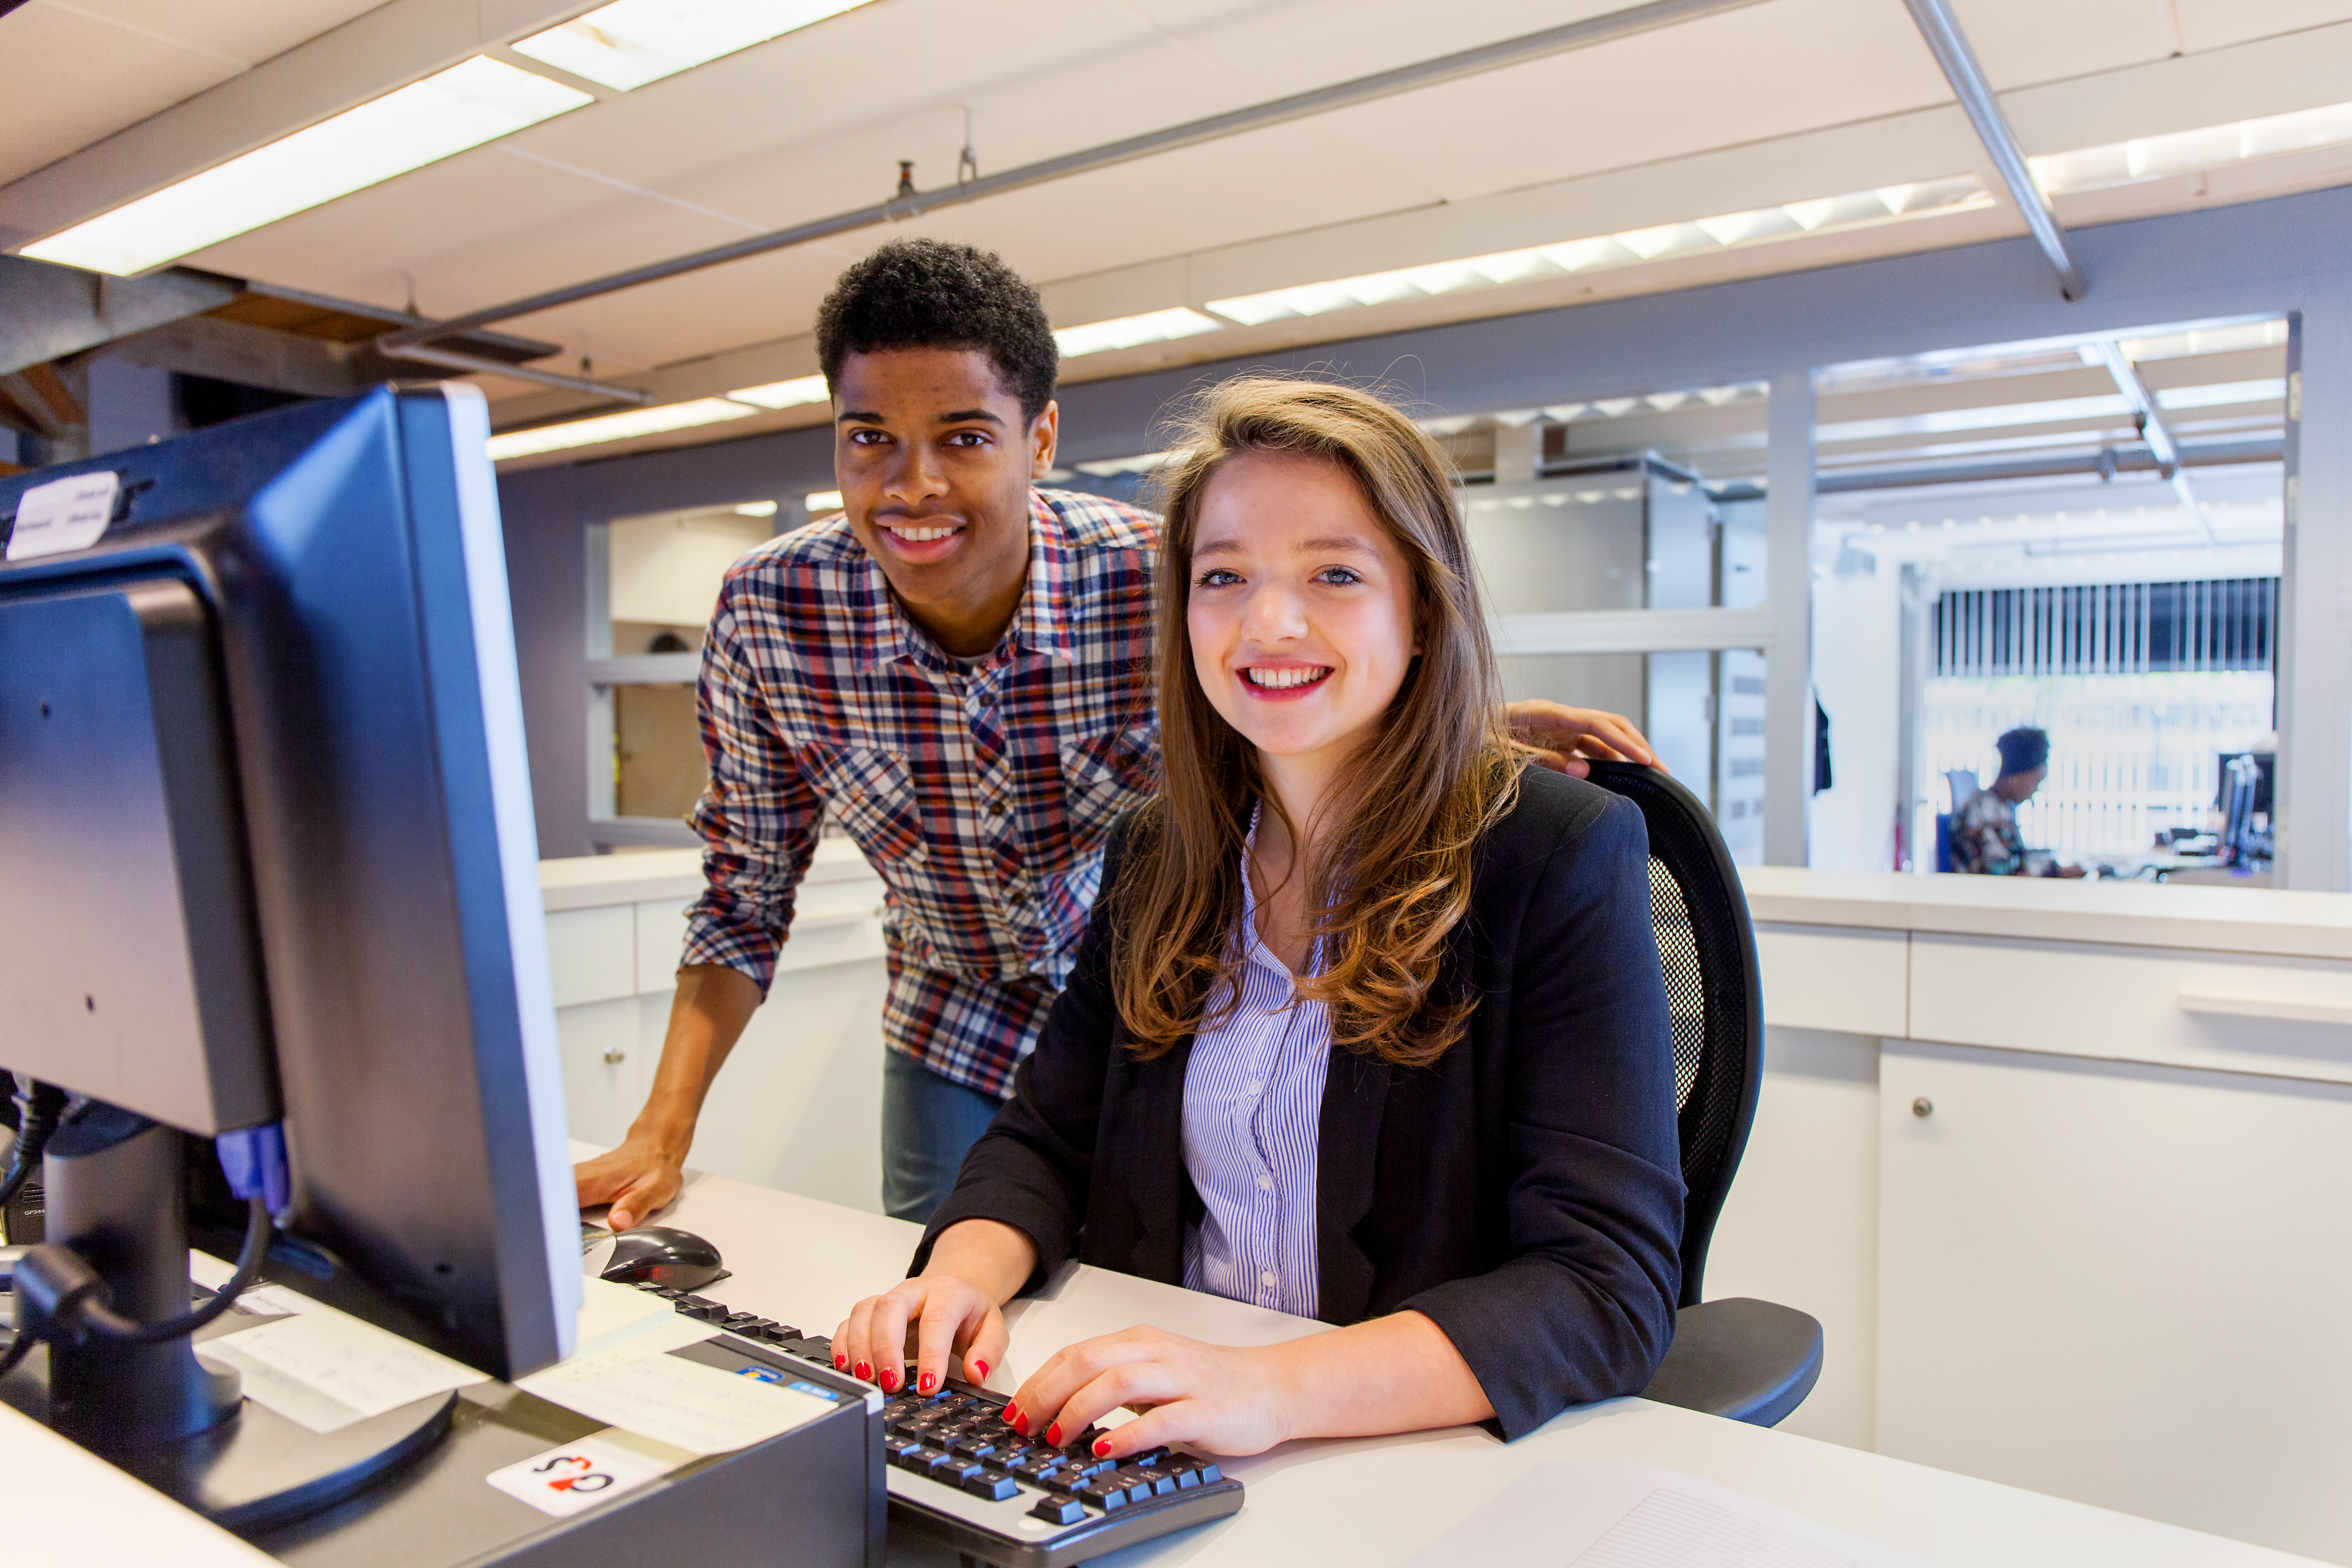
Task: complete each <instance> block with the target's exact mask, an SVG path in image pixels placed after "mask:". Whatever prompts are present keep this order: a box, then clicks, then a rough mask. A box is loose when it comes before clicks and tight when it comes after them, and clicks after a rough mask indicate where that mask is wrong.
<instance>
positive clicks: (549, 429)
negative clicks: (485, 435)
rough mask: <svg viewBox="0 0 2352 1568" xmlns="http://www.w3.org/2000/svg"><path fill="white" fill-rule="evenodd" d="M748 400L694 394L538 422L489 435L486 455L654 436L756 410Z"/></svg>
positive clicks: (494, 458) (496, 457)
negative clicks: (612, 411)
mask: <svg viewBox="0 0 2352 1568" xmlns="http://www.w3.org/2000/svg"><path fill="white" fill-rule="evenodd" d="M758 412H759V410H758V409H756V408H753V407H752V406H751V405H749V404H744V403H730V402H729V401H728V400H727V399H725V398H723V397H698V398H696V399H695V400H694V401H693V402H691V403H666V404H664V405H661V406H660V407H658V408H630V409H625V410H624V411H623V412H621V413H618V414H599V415H596V416H593V417H591V418H587V419H574V420H572V421H571V422H570V423H569V424H564V425H541V426H537V427H536V428H534V429H530V430H509V431H508V432H507V433H506V434H505V435H503V436H493V437H490V459H491V460H492V461H493V462H496V461H498V460H499V459H500V458H528V457H530V456H532V455H533V454H534V453H539V452H562V451H565V450H567V449H569V448H571V447H593V446H597V445H599V444H601V443H603V442H605V441H625V440H627V439H628V438H629V437H632V436H658V435H660V434H661V433H662V432H664V431H666V430H689V429H692V428H693V427H694V426H697V425H716V424H718V423H719V421H721V420H724V419H741V418H743V417H744V416H747V415H752V414H757V413H758Z"/></svg>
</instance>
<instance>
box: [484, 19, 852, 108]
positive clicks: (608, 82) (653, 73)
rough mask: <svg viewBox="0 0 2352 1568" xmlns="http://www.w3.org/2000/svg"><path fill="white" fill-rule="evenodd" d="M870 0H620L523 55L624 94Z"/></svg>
mask: <svg viewBox="0 0 2352 1568" xmlns="http://www.w3.org/2000/svg"><path fill="white" fill-rule="evenodd" d="M866 3H867V0H613V4H612V5H600V6H598V7H597V8H596V9H595V10H593V11H591V12H589V13H588V14H587V15H586V16H575V17H573V18H572V20H571V21H569V22H566V23H564V24H563V25H562V26H559V27H550V28H549V29H548V30H547V31H545V32H544V33H533V34H532V35H531V36H530V37H528V38H525V39H523V40H522V42H520V43H519V44H517V45H515V46H514V50H515V53H517V54H519V55H528V56H530V58H532V59H535V60H543V61H545V62H546V63H547V64H549V65H551V66H554V67H555V68H558V69H559V70H567V71H570V72H571V73H572V75H573V76H579V77H586V78H587V79H589V80H590V81H593V82H602V83H603V84H604V86H606V87H610V88H617V89H620V90H621V91H623V92H626V91H628V90H629V89H631V88H633V87H643V86H645V85H646V83H647V82H649V81H659V80H661V79H662V78H664V77H666V76H675V75H677V73H678V72H679V71H682V70H686V69H688V68H692V67H694V66H698V65H702V64H705V63H707V62H708V61H710V60H715V59H718V58H719V57H720V56H722V55H731V54H733V53H735V52H736V51H737V50H739V49H748V48H750V47H751V46H752V45H753V44H764V43H766V42H767V41H768V40H769V39H770V38H778V37H782V36H783V35H784V34H786V33H790V32H795V31H798V30H799V29H800V28H803V27H805V26H809V25H810V24H811V23H813V22H822V21H824V19H825V18H826V17H827V16H839V15H841V13H843V12H844V11H854V10H856V8H857V7H858V6H860V5H865V4H866Z"/></svg>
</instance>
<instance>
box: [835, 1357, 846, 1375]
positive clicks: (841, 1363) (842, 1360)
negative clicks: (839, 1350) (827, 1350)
mask: <svg viewBox="0 0 2352 1568" xmlns="http://www.w3.org/2000/svg"><path fill="white" fill-rule="evenodd" d="M848 1364H849V1358H848V1357H847V1356H845V1355H837V1356H835V1357H834V1358H833V1370H834V1371H835V1372H839V1371H841V1370H842V1369H843V1368H844V1367H846V1366H847V1365H848Z"/></svg>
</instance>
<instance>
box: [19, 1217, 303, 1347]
mask: <svg viewBox="0 0 2352 1568" xmlns="http://www.w3.org/2000/svg"><path fill="white" fill-rule="evenodd" d="M247 1204H248V1205H249V1211H248V1213H247V1217H246V1222H245V1246H244V1247H242V1248H241V1249H239V1251H238V1252H237V1255H236V1273H234V1274H232V1275H230V1276H229V1279H228V1282H227V1283H226V1284H225V1285H223V1286H222V1287H221V1288H220V1289H218V1290H215V1291H214V1292H213V1299H212V1300H209V1301H207V1302H205V1304H204V1305H203V1306H201V1307H198V1308H197V1309H196V1310H194V1311H192V1312H183V1313H181V1314H180V1315H179V1316H178V1317H176V1318H165V1319H163V1320H162V1321H159V1322H153V1323H142V1322H140V1321H138V1320H137V1319H135V1318H126V1317H124V1316H123V1315H122V1314H121V1313H120V1312H118V1311H116V1310H114V1309H113V1308H111V1307H110V1306H107V1305H106V1304H105V1303H104V1302H102V1301H98V1300H89V1299H85V1300H83V1301H82V1302H81V1303H80V1306H79V1310H78V1311H77V1312H76V1313H75V1317H76V1319H77V1320H78V1321H79V1322H80V1323H81V1324H82V1325H83V1326H84V1327H85V1328H87V1329H89V1331H91V1332H92V1333H95V1334H96V1335H98V1336H99V1337H100V1339H108V1340H126V1341H129V1342H131V1343H134V1344H142V1345H152V1344H156V1343H159V1342H162V1341H164V1340H176V1339H179V1338H180V1337H182V1336H183V1335H185V1334H193V1333H194V1332H195V1331H197V1330H198V1329H201V1328H203V1327H204V1326H205V1324H206V1323H209V1322H211V1321H213V1320H214V1319H215V1318H217V1317H219V1316H220V1315H221V1314H222V1313H224V1312H226V1311H227V1310H229V1308H231V1307H232V1306H235V1305H236V1299H237V1297H238V1296H239V1295H241V1294H242V1293H243V1292H244V1290H245V1288H246V1287H247V1286H248V1285H250V1284H252V1283H253V1282H254V1280H255V1279H258V1278H259V1277H260V1274H261V1260H262V1259H263V1258H267V1257H268V1255H269V1233H270V1228H271V1226H270V1218H269V1204H268V1200H267V1199H264V1198H259V1197H255V1198H249V1199H247ZM12 1349H13V1347H12Z"/></svg>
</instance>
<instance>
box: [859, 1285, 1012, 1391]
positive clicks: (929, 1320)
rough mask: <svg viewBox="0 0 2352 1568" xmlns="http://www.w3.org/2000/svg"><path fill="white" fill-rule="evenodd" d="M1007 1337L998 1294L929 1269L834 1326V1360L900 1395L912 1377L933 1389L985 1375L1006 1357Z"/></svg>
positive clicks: (920, 1387) (916, 1385)
mask: <svg viewBox="0 0 2352 1568" xmlns="http://www.w3.org/2000/svg"><path fill="white" fill-rule="evenodd" d="M910 1324H911V1325H913V1326H914V1329H915V1336H914V1337H915V1342H916V1356H915V1366H914V1370H913V1373H912V1374H911V1376H910V1375H909V1373H908V1369H907V1366H906V1355H907V1339H908V1335H907V1330H908V1325H910ZM1008 1338H1009V1335H1008V1334H1007V1333H1006V1331H1005V1327H1004V1314H1003V1313H1002V1312H1000V1311H998V1310H997V1309H996V1300H995V1298H994V1297H993V1296H992V1295H990V1294H989V1293H988V1292H987V1291H986V1290H983V1289H981V1287H979V1286H978V1285H975V1284H973V1283H972V1282H971V1280H969V1279H962V1278H961V1277H960V1276H957V1275H954V1274H949V1273H939V1274H924V1275H920V1276H919V1277H917V1278H915V1279H903V1280H901V1281H899V1282H898V1284H896V1285H894V1286H892V1287H891V1288H890V1289H887V1290H885V1291H883V1292H882V1294H880V1295H879V1296H868V1297H866V1300H863V1301H860V1302H858V1303H857V1305H856V1306H855V1307H852V1308H851V1309H850V1310H849V1318H848V1321H845V1322H844V1323H843V1324H842V1325H841V1326H840V1327H839V1328H837V1329H835V1331H833V1364H834V1367H835V1370H837V1371H840V1372H845V1373H849V1374H850V1375H851V1376H853V1377H857V1378H863V1379H864V1380H865V1381H866V1382H868V1383H871V1384H876V1385H877V1386H878V1387H879V1388H880V1389H881V1390H882V1392H883V1393H885V1394H897V1393H898V1392H899V1391H900V1390H901V1389H904V1388H906V1387H907V1386H908V1384H909V1383H910V1382H911V1383H912V1384H913V1386H914V1388H915V1389H916V1391H917V1392H918V1393H921V1394H929V1393H931V1392H933V1391H934V1390H936V1389H937V1388H938V1387H939V1386H940V1384H941V1383H942V1382H944V1381H946V1380H947V1379H948V1378H950V1377H957V1376H960V1377H961V1378H963V1379H964V1380H965V1381H967V1382H971V1383H979V1382H981V1381H982V1380H983V1379H985V1378H986V1377H987V1376H988V1373H989V1369H990V1368H992V1367H994V1366H996V1365H998V1364H1000V1363H1002V1362H1003V1359H1004V1346H1005V1343H1006V1342H1007V1340H1008ZM956 1363H961V1364H960V1365H958V1364H956Z"/></svg>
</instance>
